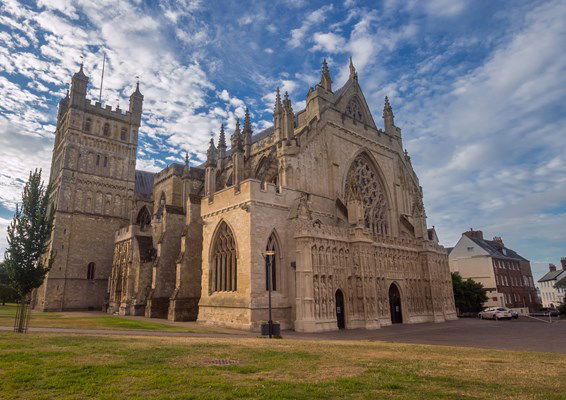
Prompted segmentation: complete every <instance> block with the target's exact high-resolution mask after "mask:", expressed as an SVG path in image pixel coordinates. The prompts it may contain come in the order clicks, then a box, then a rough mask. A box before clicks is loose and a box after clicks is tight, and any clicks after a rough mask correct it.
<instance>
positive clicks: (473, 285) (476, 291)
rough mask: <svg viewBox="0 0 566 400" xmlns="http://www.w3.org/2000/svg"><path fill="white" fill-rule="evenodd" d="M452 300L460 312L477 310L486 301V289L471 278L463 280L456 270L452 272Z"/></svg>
mask: <svg viewBox="0 0 566 400" xmlns="http://www.w3.org/2000/svg"><path fill="white" fill-rule="evenodd" d="M452 287H453V289H454V302H455V304H456V308H457V309H458V310H459V312H460V313H466V312H478V311H481V310H482V308H483V303H485V302H486V301H487V299H488V298H487V295H486V292H487V290H486V289H485V288H484V287H483V285H482V284H481V283H479V282H476V281H474V280H473V279H471V278H468V279H466V280H464V279H463V278H462V277H461V276H460V274H459V273H458V272H452Z"/></svg>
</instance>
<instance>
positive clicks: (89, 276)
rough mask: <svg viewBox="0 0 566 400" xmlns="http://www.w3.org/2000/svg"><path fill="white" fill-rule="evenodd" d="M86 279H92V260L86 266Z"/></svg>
mask: <svg viewBox="0 0 566 400" xmlns="http://www.w3.org/2000/svg"><path fill="white" fill-rule="evenodd" d="M86 279H88V280H89V281H92V280H94V263H93V262H90V263H88V266H87V267H86Z"/></svg>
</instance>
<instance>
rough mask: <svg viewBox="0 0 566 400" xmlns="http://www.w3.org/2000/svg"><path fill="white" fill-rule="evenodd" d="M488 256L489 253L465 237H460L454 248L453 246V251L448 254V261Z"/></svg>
mask: <svg viewBox="0 0 566 400" xmlns="http://www.w3.org/2000/svg"><path fill="white" fill-rule="evenodd" d="M488 255H489V253H488V252H487V251H485V250H484V249H483V248H482V247H481V246H479V245H478V244H477V243H476V242H474V241H473V240H472V239H470V238H469V237H467V236H466V235H462V237H461V238H460V240H458V243H457V244H456V246H454V249H452V251H451V252H450V259H451V260H453V259H458V258H472V257H478V256H488Z"/></svg>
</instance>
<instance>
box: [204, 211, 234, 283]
mask: <svg viewBox="0 0 566 400" xmlns="http://www.w3.org/2000/svg"><path fill="white" fill-rule="evenodd" d="M212 249H213V251H212V257H211V260H212V263H211V277H210V290H211V292H235V291H236V290H237V287H238V280H237V275H238V260H237V258H236V242H235V240H234V234H233V233H232V230H231V229H230V227H229V226H228V225H227V224H226V223H225V222H222V223H221V225H220V227H219V228H218V231H217V232H216V237H215V239H214V241H213V248H212Z"/></svg>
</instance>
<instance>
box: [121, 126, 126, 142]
mask: <svg viewBox="0 0 566 400" xmlns="http://www.w3.org/2000/svg"><path fill="white" fill-rule="evenodd" d="M120 139H121V140H126V128H122V129H121V130H120Z"/></svg>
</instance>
